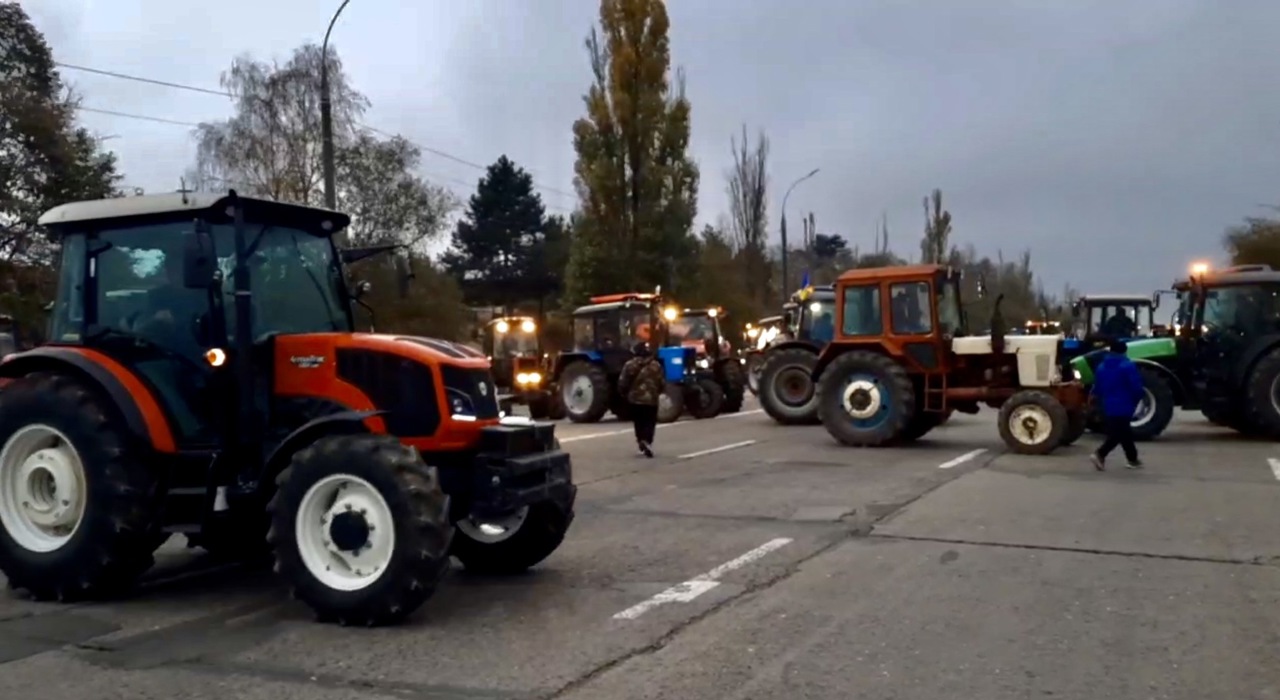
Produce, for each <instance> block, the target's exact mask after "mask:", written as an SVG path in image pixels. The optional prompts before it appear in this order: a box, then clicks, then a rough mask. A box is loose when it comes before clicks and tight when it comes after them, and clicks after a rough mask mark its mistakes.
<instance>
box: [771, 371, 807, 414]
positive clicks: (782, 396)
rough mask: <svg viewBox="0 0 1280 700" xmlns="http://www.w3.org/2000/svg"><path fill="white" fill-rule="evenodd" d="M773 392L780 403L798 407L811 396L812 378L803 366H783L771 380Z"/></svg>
mask: <svg viewBox="0 0 1280 700" xmlns="http://www.w3.org/2000/svg"><path fill="white" fill-rule="evenodd" d="M773 388H774V393H775V394H776V395H777V397H778V400H779V401H781V402H782V403H784V404H786V405H788V406H792V407H799V406H803V405H804V404H806V403H808V402H809V399H811V398H813V380H812V379H811V378H810V377H809V370H808V369H807V368H804V367H797V366H791V367H784V368H782V369H781V370H780V371H779V372H778V374H777V375H776V376H775V377H774V380H773Z"/></svg>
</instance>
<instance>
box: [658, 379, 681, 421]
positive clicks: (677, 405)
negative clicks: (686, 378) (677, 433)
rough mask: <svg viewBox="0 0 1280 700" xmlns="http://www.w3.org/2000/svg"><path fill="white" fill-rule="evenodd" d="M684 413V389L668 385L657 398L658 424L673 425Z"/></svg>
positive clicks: (677, 385)
mask: <svg viewBox="0 0 1280 700" xmlns="http://www.w3.org/2000/svg"><path fill="white" fill-rule="evenodd" d="M681 413H684V387H682V386H680V385H679V384H672V383H668V384H667V385H666V386H665V387H663V388H662V393H661V394H660V395H659V396H658V422H659V423H674V422H676V421H677V420H680V414H681Z"/></svg>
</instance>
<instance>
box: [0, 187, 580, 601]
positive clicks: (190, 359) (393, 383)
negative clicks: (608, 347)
mask: <svg viewBox="0 0 1280 700" xmlns="http://www.w3.org/2000/svg"><path fill="white" fill-rule="evenodd" d="M40 223H41V224H42V225H43V226H45V227H47V228H48V229H49V230H51V231H52V232H54V233H55V234H56V235H58V236H59V237H60V239H61V248H62V259H61V275H60V280H61V283H60V285H59V288H58V292H57V297H56V301H55V303H54V306H53V309H52V314H53V315H52V319H51V323H50V342H49V343H48V344H46V345H44V346H41V347H38V348H35V349H33V350H30V351H26V352H20V353H18V354H16V355H11V356H9V357H8V358H7V359H6V360H5V361H4V362H3V363H2V364H0V377H4V378H6V379H8V380H10V383H9V384H8V386H7V387H6V388H5V389H4V390H3V391H0V570H2V571H3V572H4V574H5V575H6V576H7V577H8V579H9V582H10V584H11V585H13V586H14V587H17V588H24V589H27V590H28V591H30V592H31V593H32V594H33V595H34V596H36V597H37V598H41V599H59V600H66V599H73V598H82V597H87V596H96V595H102V594H109V593H112V592H116V591H118V590H119V589H121V588H124V587H127V586H128V585H129V584H131V583H133V582H134V581H135V580H136V579H137V578H138V577H139V576H141V574H142V573H143V572H145V571H146V570H147V569H148V567H150V565H151V563H152V554H153V552H154V551H155V550H156V549H157V548H158V547H159V546H160V545H161V544H162V543H163V542H164V541H165V540H166V539H167V538H168V537H169V536H170V535H171V534H172V533H183V534H185V535H186V536H187V539H188V541H189V543H191V544H194V545H198V546H201V547H204V548H205V549H208V550H210V551H211V552H215V553H218V554H221V555H225V556H230V557H251V556H252V557H256V556H258V555H261V554H264V553H269V552H273V556H274V558H275V563H276V571H277V572H278V573H279V574H281V575H282V576H283V577H284V578H285V579H286V580H287V581H288V582H289V583H290V584H291V585H292V587H293V589H294V591H295V594H296V596H297V597H298V598H299V599H301V600H302V601H304V602H305V603H307V604H308V605H309V606H311V607H312V608H313V609H314V610H315V611H316V614H317V617H319V618H320V619H322V620H332V621H337V622H340V623H343V624H362V625H375V624H384V623H391V622H395V621H398V620H401V619H403V618H404V617H406V616H407V615H409V614H410V613H411V612H413V611H414V610H415V609H416V608H418V607H419V606H420V605H421V604H422V603H423V602H424V601H426V600H427V599H428V598H429V597H430V596H431V594H432V593H433V592H434V590H435V588H436V585H437V584H438V583H439V582H440V580H441V579H442V577H443V575H444V573H445V571H446V570H447V568H448V565H449V561H450V557H451V556H452V557H456V558H457V559H458V560H459V561H460V562H461V563H462V564H463V566H465V567H467V568H468V569H473V570H477V571H483V572H489V573H515V572H520V571H523V570H525V569H527V568H529V567H531V566H533V565H534V564H536V563H538V562H540V561H542V560H543V559H544V558H546V557H547V556H549V555H550V554H551V553H552V552H553V551H554V550H555V549H556V548H557V547H558V546H559V545H560V543H561V542H562V540H563V539H564V537H565V533H566V531H567V530H568V528H569V525H570V523H571V522H572V521H573V517H574V500H575V496H576V491H577V490H576V487H575V486H574V485H573V483H572V479H571V464H570V458H569V455H568V454H566V453H564V452H562V451H561V450H560V446H559V443H558V441H557V440H556V437H555V432H554V431H555V427H554V425H552V424H549V423H534V422H532V421H529V420H528V419H520V420H510V419H503V420H500V419H499V410H498V403H497V392H496V391H495V388H494V382H493V378H492V376H491V374H490V371H489V362H488V361H487V360H486V359H485V357H484V356H483V355H482V354H478V353H476V352H475V351H473V350H470V349H468V348H466V347H464V346H461V345H458V344H455V343H451V342H447V341H442V340H435V339H431V338H421V337H408V336H397V335H375V334H365V333H356V332H354V328H353V317H352V312H351V302H352V300H353V295H352V294H351V292H349V291H348V286H347V282H346V279H345V274H344V266H343V262H344V261H345V262H351V261H354V260H357V259H360V258H363V257H369V256H370V255H373V254H378V253H386V252H391V251H392V250H394V248H395V246H379V247H373V248H364V249H348V250H339V249H338V248H337V247H336V246H335V244H334V241H333V236H334V235H335V234H337V233H339V232H340V231H341V230H342V229H343V228H345V227H346V226H347V224H348V223H349V221H348V217H347V216H346V215H344V214H340V213H338V212H333V211H328V210H323V209H316V208H311V207H303V206H296V205H291V204H283V203H279V202H274V201H268V200H261V199H254V198H249V197H240V196H237V195H236V193H235V192H234V191H232V192H230V193H228V194H227V195H225V196H212V195H207V194H188V193H178V194H166V195H149V196H139V197H128V198H122V199H110V200H103V201H93V202H79V203H74V204H67V205H63V206H60V207H57V208H55V209H53V210H51V211H49V212H48V213H46V214H45V215H44V216H43V217H42V218H41V220H40ZM401 272H402V276H403V277H406V278H407V276H408V275H409V272H408V271H407V270H406V269H404V268H402V269H401ZM402 281H407V280H405V279H402ZM365 287H366V285H363V284H361V285H356V286H355V287H354V288H355V289H357V290H359V289H363V288H365ZM402 289H406V290H407V284H405V285H402Z"/></svg>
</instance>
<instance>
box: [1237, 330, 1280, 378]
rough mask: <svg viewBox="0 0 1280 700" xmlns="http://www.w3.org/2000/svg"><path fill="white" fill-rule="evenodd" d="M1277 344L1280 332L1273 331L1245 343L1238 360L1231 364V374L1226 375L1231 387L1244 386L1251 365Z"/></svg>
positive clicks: (1279, 339)
mask: <svg viewBox="0 0 1280 700" xmlns="http://www.w3.org/2000/svg"><path fill="white" fill-rule="evenodd" d="M1277 346H1280V334H1275V333H1273V334H1270V335H1264V336H1262V337H1261V338H1258V339H1257V340H1255V341H1253V342H1252V343H1249V344H1248V345H1246V346H1245V348H1244V351H1243V352H1241V353H1240V360H1239V361H1238V362H1236V363H1234V364H1233V365H1232V368H1231V374H1230V375H1229V377H1228V379H1229V380H1230V382H1231V387H1232V388H1233V389H1240V388H1242V387H1244V385H1245V383H1246V382H1248V381H1249V375H1251V374H1253V366H1254V365H1256V364H1258V360H1260V359H1262V356H1263V355H1265V354H1267V353H1268V352H1271V351H1272V350H1273V349H1275V348H1276V347H1277Z"/></svg>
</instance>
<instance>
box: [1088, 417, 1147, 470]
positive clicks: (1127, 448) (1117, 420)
mask: <svg viewBox="0 0 1280 700" xmlns="http://www.w3.org/2000/svg"><path fill="white" fill-rule="evenodd" d="M1131 420H1133V419H1132V418H1131V417H1129V416H1106V417H1105V418H1103V419H1102V425H1103V428H1104V429H1105V430H1106V433H1107V439H1106V440H1104V441H1103V443H1102V447H1099V448H1098V456H1099V457H1101V458H1102V459H1106V458H1107V455H1108V454H1110V453H1111V451H1112V450H1114V449H1115V448H1116V446H1117V445H1119V446H1120V448H1121V449H1123V450H1124V456H1125V459H1127V460H1129V462H1130V463H1133V462H1136V461H1138V446H1137V445H1135V444H1133V427H1132V426H1130V425H1129V421H1131Z"/></svg>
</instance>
